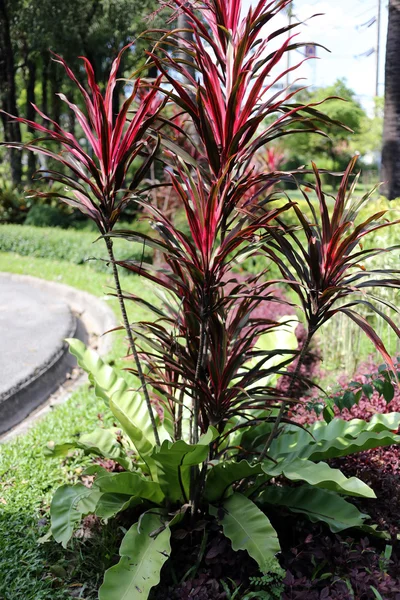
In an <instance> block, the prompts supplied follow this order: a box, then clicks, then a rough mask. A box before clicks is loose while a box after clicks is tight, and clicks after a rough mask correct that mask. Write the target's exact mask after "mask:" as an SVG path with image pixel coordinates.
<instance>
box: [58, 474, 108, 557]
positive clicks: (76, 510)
mask: <svg viewBox="0 0 400 600" xmlns="http://www.w3.org/2000/svg"><path fill="white" fill-rule="evenodd" d="M100 496H101V492H100V491H99V490H94V489H93V488H87V487H85V486H84V485H82V484H80V483H77V484H76V485H73V486H71V485H62V486H61V487H59V488H58V489H57V491H56V493H55V494H54V496H53V500H52V502H51V507H50V515H51V531H52V534H53V536H54V539H55V540H56V541H57V542H60V543H61V544H62V545H63V546H64V548H66V547H67V542H68V541H69V540H70V539H71V536H72V533H73V531H74V527H75V525H76V524H77V523H79V522H80V520H81V518H82V516H83V515H87V514H89V513H92V512H94V511H95V508H96V504H97V502H98V500H99V498H100Z"/></svg>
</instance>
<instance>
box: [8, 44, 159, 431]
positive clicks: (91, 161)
mask: <svg viewBox="0 0 400 600" xmlns="http://www.w3.org/2000/svg"><path fill="white" fill-rule="evenodd" d="M130 46H131V44H130V45H128V46H126V47H125V48H123V49H122V50H121V51H120V52H119V54H118V56H117V58H116V59H115V60H114V62H113V64H112V68H111V72H110V76H109V79H108V82H107V85H106V89H105V93H104V94H102V93H101V90H100V87H99V85H98V83H97V82H96V79H95V75H94V71H93V67H92V65H91V63H90V62H89V61H88V60H87V59H86V58H84V57H82V60H83V62H84V66H85V70H86V75H87V83H88V88H89V90H90V91H89V92H88V91H87V90H86V88H85V87H84V86H83V85H82V84H81V83H80V81H79V79H78V78H77V77H76V76H75V74H74V73H73V72H72V70H71V69H70V68H69V67H68V65H67V64H66V62H65V61H64V60H63V59H62V58H61V57H60V56H57V55H55V56H56V59H55V60H56V62H59V63H61V64H62V65H63V67H64V69H65V71H66V73H67V75H68V77H69V78H70V79H71V80H72V81H73V82H74V83H75V85H76V86H77V88H78V90H79V92H80V94H81V97H82V100H83V105H84V107H85V110H86V114H85V113H84V112H83V111H82V110H81V109H80V108H79V107H78V106H77V105H76V104H73V103H72V102H70V101H69V100H68V98H66V97H65V96H64V94H59V96H60V98H61V99H62V100H63V101H64V102H66V103H67V105H68V106H69V108H70V109H71V110H72V111H73V112H74V114H75V116H76V119H77V121H78V123H79V124H80V126H81V128H82V132H83V135H84V139H85V142H86V145H87V147H88V148H87V149H85V148H84V147H83V146H82V145H81V143H80V141H79V140H78V139H77V138H76V137H75V136H74V135H72V133H70V132H69V131H66V130H65V129H63V128H62V127H61V125H60V124H59V123H56V122H55V121H53V120H52V119H50V118H49V117H48V116H46V115H45V114H43V113H42V112H41V111H40V109H39V108H38V107H37V106H35V107H34V108H35V109H36V111H37V112H38V114H39V115H40V116H41V117H42V119H44V120H45V121H48V122H49V123H50V124H51V125H52V127H53V128H52V129H50V128H49V127H45V126H44V125H41V124H40V123H37V122H34V121H28V120H27V119H23V118H16V117H13V116H12V115H9V116H10V117H11V118H13V119H15V120H17V121H19V122H21V123H24V124H26V125H28V126H29V127H30V128H31V129H32V130H34V131H38V132H39V133H41V134H43V136H42V137H39V138H36V139H33V140H32V141H30V142H28V143H26V144H17V143H15V144H9V143H8V144H7V146H13V147H17V148H20V149H27V150H31V151H32V152H37V153H39V154H42V155H44V156H46V157H48V158H50V159H52V160H53V161H55V162H56V163H59V164H60V165H61V167H62V170H58V171H56V170H53V169H43V170H42V171H40V172H39V173H40V175H41V177H42V179H44V180H48V181H58V182H59V183H62V184H63V185H65V189H66V191H65V193H64V194H62V193H60V192H58V191H57V192H52V191H47V192H42V191H36V192H35V193H36V195H38V196H40V197H47V198H53V197H54V198H57V199H59V200H61V201H63V202H66V203H67V204H69V205H71V206H73V207H75V208H78V209H79V210H80V211H82V212H83V213H84V214H86V215H87V216H88V217H89V218H90V219H92V220H93V221H94V222H95V223H96V225H97V227H98V229H99V231H100V233H101V234H105V233H107V232H110V231H112V229H113V227H114V225H115V223H116V222H117V221H118V219H119V218H120V216H121V213H122V212H123V210H124V208H125V206H126V204H127V203H129V202H131V201H132V198H133V197H134V195H135V194H136V193H137V192H138V188H139V186H140V184H141V182H142V180H143V179H144V178H145V177H147V176H148V174H149V172H150V168H151V165H152V164H153V161H154V159H155V155H156V152H157V150H158V146H159V144H158V143H155V142H154V135H152V134H151V127H152V125H153V124H154V122H155V120H156V118H157V116H158V114H159V112H160V110H161V109H162V106H163V105H164V101H163V99H162V97H161V96H160V94H159V93H158V84H159V83H160V79H158V80H157V81H156V83H155V85H150V86H149V85H148V84H147V86H146V85H145V86H144V87H145V88H146V87H147V89H145V90H144V89H143V86H142V82H141V80H140V78H138V79H136V80H133V81H132V91H131V93H130V95H129V96H128V97H127V98H126V100H125V101H124V103H123V105H122V107H121V110H120V112H119V113H118V114H117V115H114V114H113V112H112V107H113V94H114V92H115V86H116V81H117V73H118V69H119V66H120V63H121V58H122V55H123V53H124V52H125V51H126V50H127V49H128V48H129V47H130ZM135 103H136V104H137V106H136V109H135V110H134V111H133V114H132V112H131V111H132V109H133V108H134V105H135ZM49 142H50V143H53V144H55V145H56V146H57V148H58V149H59V152H58V153H56V152H55V151H54V150H53V149H52V146H51V145H50V147H49V146H48V143H49ZM89 148H90V149H91V151H90V150H89ZM135 159H141V165H140V166H139V167H138V168H137V169H136V170H135V172H134V173H133V174H132V175H130V171H129V170H130V167H131V165H132V163H133V161H134V160H135ZM128 175H130V176H129V181H128ZM106 244H107V249H108V254H109V256H110V260H111V262H112V265H113V274H114V280H115V285H116V290H117V295H118V299H119V303H120V308H121V313H122V318H123V321H124V327H125V330H126V333H127V336H128V339H129V344H130V347H131V350H132V353H133V355H134V358H135V362H136V368H137V371H138V375H139V378H140V380H141V385H142V390H143V393H144V396H145V399H146V403H147V407H148V411H149V414H150V417H151V420H152V425H153V430H154V435H155V438H156V439H157V440H158V433H157V428H156V425H155V420H154V415H153V411H152V408H151V403H150V398H149V394H148V391H147V386H146V382H145V379H144V375H143V372H142V368H141V365H140V362H139V357H138V354H137V351H136V347H135V342H134V339H133V336H132V331H131V327H130V325H129V321H128V317H127V313H126V308H125V304H124V300H123V296H122V292H121V286H120V281H119V275H118V271H117V268H116V266H115V262H114V253H113V244H112V241H111V240H110V239H109V238H107V239H106Z"/></svg>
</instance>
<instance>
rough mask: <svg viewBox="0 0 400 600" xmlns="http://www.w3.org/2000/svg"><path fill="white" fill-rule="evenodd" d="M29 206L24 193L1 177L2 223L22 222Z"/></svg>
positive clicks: (0, 221)
mask: <svg viewBox="0 0 400 600" xmlns="http://www.w3.org/2000/svg"><path fill="white" fill-rule="evenodd" d="M28 208H29V206H28V205H27V199H26V198H25V196H24V194H23V193H22V192H21V191H19V190H16V189H14V188H13V186H12V185H11V184H10V182H8V181H6V180H5V179H1V178H0V223H22V222H23V221H24V219H25V217H26V213H27V211H28Z"/></svg>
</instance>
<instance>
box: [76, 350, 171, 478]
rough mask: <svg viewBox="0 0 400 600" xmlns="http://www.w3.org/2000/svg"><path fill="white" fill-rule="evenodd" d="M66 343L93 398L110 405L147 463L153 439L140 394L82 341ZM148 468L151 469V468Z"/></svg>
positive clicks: (161, 432) (163, 433) (162, 433)
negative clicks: (82, 370) (87, 382)
mask: <svg viewBox="0 0 400 600" xmlns="http://www.w3.org/2000/svg"><path fill="white" fill-rule="evenodd" d="M68 343H69V345H70V350H71V352H72V354H73V355H74V356H75V357H76V358H77V360H78V363H79V365H80V366H81V367H82V368H83V369H84V370H85V371H86V372H87V373H88V374H89V379H90V381H91V382H92V383H93V385H94V387H95V392H96V395H98V396H99V397H101V398H103V399H104V400H106V401H107V402H108V403H109V405H110V408H111V411H112V412H113V414H114V416H115V417H116V418H117V419H118V420H119V422H120V423H121V425H122V428H123V429H124V430H125V432H126V433H127V435H128V436H129V438H130V439H131V441H132V443H133V444H134V446H135V448H136V450H137V451H138V453H139V454H140V455H141V456H142V458H143V460H145V462H147V463H148V461H147V460H146V457H147V456H149V455H150V454H151V452H152V451H153V448H154V446H155V439H154V434H153V429H152V425H151V421H150V416H149V414H148V411H147V406H146V403H145V402H144V400H143V398H142V397H141V395H140V394H139V393H138V392H134V391H132V390H130V389H129V387H128V384H127V383H126V381H125V380H124V379H122V378H121V377H118V376H117V374H116V373H115V371H114V369H112V367H110V366H109V365H106V364H105V363H104V362H103V361H102V360H101V358H100V357H99V356H98V355H97V354H96V353H95V352H93V350H90V349H87V348H86V346H85V345H84V344H83V343H82V342H80V341H79V340H74V339H72V340H68ZM158 429H159V435H160V439H161V440H165V439H168V438H169V436H168V434H167V432H166V431H165V429H164V428H163V427H161V426H160V427H159V428H158ZM148 466H149V468H150V469H151V465H148Z"/></svg>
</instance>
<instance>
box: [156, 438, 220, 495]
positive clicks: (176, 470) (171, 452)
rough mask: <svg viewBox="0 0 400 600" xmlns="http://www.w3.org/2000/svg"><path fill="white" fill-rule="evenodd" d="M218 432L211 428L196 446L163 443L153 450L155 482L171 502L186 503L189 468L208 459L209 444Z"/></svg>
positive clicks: (184, 443)
mask: <svg viewBox="0 0 400 600" xmlns="http://www.w3.org/2000/svg"><path fill="white" fill-rule="evenodd" d="M217 435H218V432H217V430H216V429H214V428H213V427H210V429H209V430H208V431H207V433H206V434H205V435H203V436H202V437H201V438H200V440H199V443H198V444H195V445H190V444H187V443H186V442H184V441H183V440H179V441H178V442H174V443H172V442H168V441H165V442H163V443H162V444H161V447H160V448H155V449H154V452H153V454H152V455H151V460H152V461H153V462H154V464H155V466H156V474H157V481H158V482H159V484H160V487H161V489H162V491H163V492H164V494H165V496H166V497H167V498H168V500H170V501H171V502H177V501H178V500H179V501H187V499H188V498H189V492H190V468H191V467H193V466H196V465H200V464H201V463H202V462H204V461H205V460H206V459H207V457H208V452H209V444H210V443H211V442H212V441H213V440H214V439H215V438H216V436H217Z"/></svg>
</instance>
